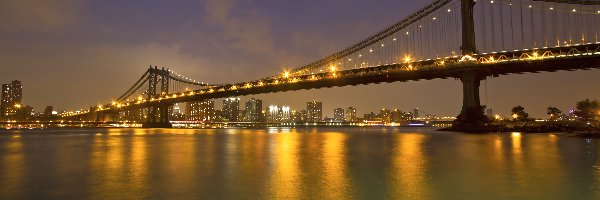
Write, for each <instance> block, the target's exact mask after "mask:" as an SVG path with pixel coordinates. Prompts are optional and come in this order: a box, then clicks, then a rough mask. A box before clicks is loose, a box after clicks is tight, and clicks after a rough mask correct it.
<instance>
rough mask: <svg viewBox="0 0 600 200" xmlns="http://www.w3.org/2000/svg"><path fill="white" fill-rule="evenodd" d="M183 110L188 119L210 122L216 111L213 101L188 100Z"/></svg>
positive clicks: (213, 118)
mask: <svg viewBox="0 0 600 200" xmlns="http://www.w3.org/2000/svg"><path fill="white" fill-rule="evenodd" d="M185 111H186V118H187V120H188V121H205V122H212V121H214V120H215V114H216V113H215V102H214V101H210V100H206V101H196V102H188V103H187V107H186V109H185Z"/></svg>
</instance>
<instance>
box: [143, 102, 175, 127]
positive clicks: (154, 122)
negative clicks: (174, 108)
mask: <svg viewBox="0 0 600 200" xmlns="http://www.w3.org/2000/svg"><path fill="white" fill-rule="evenodd" d="M169 107H170V105H168V104H164V105H160V106H152V107H150V108H148V120H147V121H146V122H145V123H144V124H142V127H143V128H172V127H173V125H172V124H171V122H169Z"/></svg>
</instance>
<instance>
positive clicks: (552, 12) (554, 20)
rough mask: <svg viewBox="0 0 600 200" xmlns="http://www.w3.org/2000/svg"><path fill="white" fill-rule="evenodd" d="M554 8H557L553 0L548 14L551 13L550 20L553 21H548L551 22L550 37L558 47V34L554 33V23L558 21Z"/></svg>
mask: <svg viewBox="0 0 600 200" xmlns="http://www.w3.org/2000/svg"><path fill="white" fill-rule="evenodd" d="M556 9H557V7H556V2H554V7H552V9H551V10H550V12H551V13H550V14H551V15H552V21H553V22H554V23H550V24H552V38H553V40H556V46H557V47H558V46H560V40H559V39H558V35H557V34H556V24H557V22H558V17H557V14H556ZM552 43H554V42H552Z"/></svg>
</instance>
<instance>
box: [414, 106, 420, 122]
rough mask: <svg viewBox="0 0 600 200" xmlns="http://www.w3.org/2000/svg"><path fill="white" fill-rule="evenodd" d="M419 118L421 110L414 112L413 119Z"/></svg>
mask: <svg viewBox="0 0 600 200" xmlns="http://www.w3.org/2000/svg"><path fill="white" fill-rule="evenodd" d="M417 118H419V108H415V109H414V110H413V119H417Z"/></svg>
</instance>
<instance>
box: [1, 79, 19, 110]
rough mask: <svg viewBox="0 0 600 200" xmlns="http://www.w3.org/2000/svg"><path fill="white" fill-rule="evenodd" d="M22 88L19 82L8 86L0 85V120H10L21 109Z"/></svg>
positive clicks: (16, 81)
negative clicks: (0, 96) (0, 94)
mask: <svg viewBox="0 0 600 200" xmlns="http://www.w3.org/2000/svg"><path fill="white" fill-rule="evenodd" d="M22 97H23V87H22V86H21V81H18V80H15V81H13V82H12V83H10V84H2V98H1V101H0V118H11V117H13V116H14V115H16V114H17V110H18V109H19V108H20V107H21V99H22Z"/></svg>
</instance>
